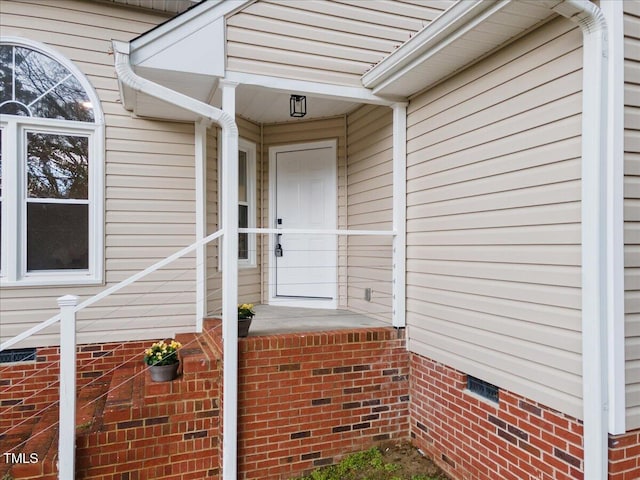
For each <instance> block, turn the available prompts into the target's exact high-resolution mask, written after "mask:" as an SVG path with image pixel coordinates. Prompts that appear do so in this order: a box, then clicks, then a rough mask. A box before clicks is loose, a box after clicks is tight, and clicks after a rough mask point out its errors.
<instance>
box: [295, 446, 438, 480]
mask: <svg viewBox="0 0 640 480" xmlns="http://www.w3.org/2000/svg"><path fill="white" fill-rule="evenodd" d="M299 480H451V479H450V477H448V476H447V475H446V474H445V473H444V472H443V471H442V470H441V469H440V468H439V467H438V466H437V465H436V464H434V463H433V462H432V461H431V459H429V458H428V457H426V456H424V455H422V454H421V453H420V451H419V450H418V449H416V448H415V447H414V446H412V445H411V444H410V443H408V442H392V443H391V442H390V443H386V444H383V445H381V446H380V447H379V448H378V449H377V450H376V449H375V448H373V449H371V450H367V451H365V452H360V453H356V454H352V455H348V456H347V457H346V458H345V459H344V460H343V461H342V462H340V464H338V465H333V466H329V467H323V468H320V469H318V470H316V471H314V472H312V473H311V474H310V475H307V476H305V477H302V478H301V479H299Z"/></svg>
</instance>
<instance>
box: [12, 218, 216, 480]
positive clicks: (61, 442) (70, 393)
mask: <svg viewBox="0 0 640 480" xmlns="http://www.w3.org/2000/svg"><path fill="white" fill-rule="evenodd" d="M222 233H223V232H222V230H218V231H217V232H215V233H212V234H211V235H209V236H207V237H205V238H203V239H201V240H199V241H197V242H194V243H192V244H191V245H189V246H187V247H185V248H183V249H182V250H179V251H177V252H175V253H174V254H173V255H170V256H168V257H166V258H164V259H163V260H160V261H159V262H156V263H154V264H153V265H151V266H150V267H147V268H145V269H144V270H142V271H140V272H138V273H136V274H134V275H132V276H130V277H129V278H126V279H125V280H123V281H121V282H120V283H118V284H116V285H113V286H112V287H109V288H107V289H105V290H103V291H102V292H100V293H98V294H97V295H94V296H93V297H91V298H89V299H87V300H85V301H83V302H82V303H80V304H77V302H78V297H75V296H73V295H65V296H63V297H60V298H59V299H58V306H59V307H60V313H59V314H58V315H54V316H53V317H51V318H50V319H48V320H45V321H44V322H42V323H40V324H38V325H36V326H34V327H33V328H30V329H29V330H26V331H25V332H23V333H21V334H19V335H17V336H15V337H14V338H12V339H10V340H7V341H6V342H4V343H2V344H0V352H1V351H3V350H6V349H8V348H11V347H12V346H13V345H15V344H17V343H19V342H21V341H22V340H24V339H26V338H28V337H30V336H31V335H34V334H36V333H38V332H40V331H42V330H44V329H45V328H47V327H49V326H51V325H54V324H55V323H56V322H58V321H60V414H59V424H58V464H59V470H58V478H59V479H60V480H73V479H74V478H75V434H76V420H75V419H76V314H77V313H78V312H79V311H80V310H82V309H84V308H87V307H89V306H91V305H93V304H95V303H96V302H99V301H100V300H102V299H104V298H106V297H108V296H110V295H112V294H114V293H116V292H118V291H120V290H122V289H123V288H125V287H127V286H129V285H131V284H132V283H134V282H136V281H138V280H140V279H142V278H144V277H146V276H147V275H149V274H151V273H153V272H155V271H157V270H159V269H161V268H162V267H165V266H166V265H169V264H170V263H172V262H174V261H175V260H177V259H179V258H181V257H183V256H185V255H186V254H188V253H190V252H192V251H194V250H195V249H197V248H199V247H201V246H204V245H206V244H208V243H209V242H211V241H213V240H215V239H217V238H219V237H220V236H222Z"/></svg>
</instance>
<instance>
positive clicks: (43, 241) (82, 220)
mask: <svg viewBox="0 0 640 480" xmlns="http://www.w3.org/2000/svg"><path fill="white" fill-rule="evenodd" d="M88 232H89V206H88V205H77V204H73V205H71V204H60V203H56V204H53V203H27V271H33V270H65V269H83V270H86V269H88V268H89V233H88Z"/></svg>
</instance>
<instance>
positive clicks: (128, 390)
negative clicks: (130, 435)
mask: <svg viewBox="0 0 640 480" xmlns="http://www.w3.org/2000/svg"><path fill="white" fill-rule="evenodd" d="M143 368H144V365H143V364H142V363H139V362H136V364H134V365H132V364H127V365H123V366H121V367H120V368H117V369H116V370H115V371H114V372H113V375H112V376H111V383H110V384H109V388H108V391H107V394H106V396H105V402H104V407H103V411H102V416H101V419H100V424H101V425H106V424H112V423H117V422H122V421H127V420H130V419H131V410H132V408H134V407H139V406H140V405H141V403H142V395H141V392H142V390H143V388H144V387H143V383H144V374H143V373H142V371H143Z"/></svg>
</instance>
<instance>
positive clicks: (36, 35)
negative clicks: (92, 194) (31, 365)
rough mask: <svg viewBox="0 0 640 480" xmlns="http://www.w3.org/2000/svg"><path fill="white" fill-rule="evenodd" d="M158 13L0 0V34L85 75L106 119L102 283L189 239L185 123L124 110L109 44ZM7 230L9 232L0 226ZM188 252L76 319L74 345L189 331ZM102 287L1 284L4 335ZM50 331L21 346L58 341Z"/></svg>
mask: <svg viewBox="0 0 640 480" xmlns="http://www.w3.org/2000/svg"><path fill="white" fill-rule="evenodd" d="M164 20H166V17H165V16H161V15H155V14H151V13H148V12H142V11H138V10H131V9H123V8H119V7H115V6H111V5H108V4H103V3H99V2H85V1H75V0H59V1H56V2H51V1H48V0H40V1H36V0H33V1H20V2H16V1H5V0H3V1H2V7H1V8H0V25H1V33H2V35H6V36H17V37H23V38H26V39H30V40H34V41H38V42H41V43H44V44H46V45H47V46H49V47H50V48H52V49H54V50H56V51H58V52H60V53H61V54H62V55H64V56H66V57H67V58H69V59H70V60H71V61H73V62H74V63H75V65H76V66H77V67H78V68H79V69H80V70H81V71H82V72H83V73H85V74H86V75H87V77H88V79H89V81H90V82H91V84H92V85H93V86H94V88H95V89H96V91H97V93H98V96H99V98H100V100H101V104H102V105H101V106H102V108H103V110H104V114H105V122H106V129H105V131H106V139H105V140H106V142H105V143H106V154H105V231H104V234H105V281H106V284H107V286H110V285H113V284H115V283H117V282H119V281H121V280H123V279H125V278H127V277H128V276H130V275H132V274H134V273H136V272H138V271H139V270H142V269H143V268H145V267H147V266H149V265H151V264H152V263H154V262H156V261H158V260H160V259H162V258H164V257H166V256H167V255H169V254H171V253H173V252H175V251H177V250H178V249H180V248H181V247H184V246H186V245H188V244H190V243H192V242H193V240H194V232H195V225H194V207H195V204H194V200H195V198H194V185H195V182H194V162H193V155H194V147H193V142H194V140H193V138H194V134H193V126H192V125H188V124H178V123H169V122H155V121H148V120H143V119H139V118H132V115H131V114H130V113H129V112H127V111H126V110H124V108H123V107H122V105H121V103H120V100H119V93H118V84H117V81H116V78H115V73H114V67H113V57H112V56H111V55H109V49H110V45H111V40H112V39H116V40H122V41H128V40H130V39H132V38H134V37H136V36H138V35H139V34H141V33H143V32H145V31H147V30H149V29H150V28H152V27H154V26H155V25H157V24H158V23H160V22H163V21H164ZM4 234H7V232H4ZM194 265H195V258H194V257H193V256H189V257H187V258H184V259H181V260H179V261H177V262H175V263H174V264H172V265H170V266H169V267H167V268H165V269H162V270H161V271H159V272H157V273H155V274H153V275H152V276H150V277H148V278H146V279H145V280H144V281H141V282H138V283H136V284H134V285H132V286H130V287H128V288H127V289H125V290H123V291H122V292H121V293H119V294H117V295H115V296H113V297H110V298H108V299H106V300H103V301H101V302H99V303H98V304H96V306H95V307H92V308H90V309H87V310H85V311H84V312H82V313H81V314H80V316H79V323H78V338H79V341H80V342H98V341H111V340H124V339H142V338H149V337H153V338H156V337H158V338H159V337H167V336H171V335H173V334H174V333H175V332H178V331H185V330H189V329H193V325H194V323H195V310H194V293H193V292H194V273H193V268H194ZM103 288H104V286H91V287H84V286H67V287H55V288H45V287H42V288H40V287H29V288H20V287H10V288H9V287H7V288H5V287H3V288H2V289H1V290H0V309H1V310H0V316H1V317H2V322H1V328H0V336H1V337H2V340H6V339H8V338H11V337H13V336H14V335H16V334H18V333H20V332H22V331H24V330H26V329H27V328H29V327H31V326H33V325H35V324H37V323H39V322H41V321H43V320H46V319H47V318H49V317H50V316H52V315H54V314H56V313H57V309H56V305H57V304H56V298H57V297H59V296H61V295H64V294H75V295H78V296H79V297H80V298H81V300H82V299H86V298H88V297H89V296H91V295H93V294H95V293H97V292H99V291H101V290H102V289H103ZM56 332H57V327H56V328H52V329H50V330H49V331H47V332H45V334H42V335H38V336H36V337H32V338H31V339H29V340H27V341H25V342H24V343H23V344H21V345H20V346H30V345H55V344H58V343H59V340H58V335H57V333H56Z"/></svg>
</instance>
